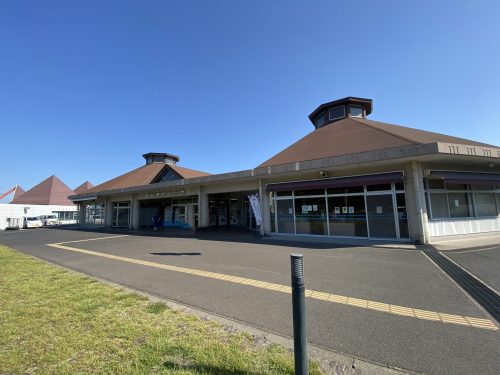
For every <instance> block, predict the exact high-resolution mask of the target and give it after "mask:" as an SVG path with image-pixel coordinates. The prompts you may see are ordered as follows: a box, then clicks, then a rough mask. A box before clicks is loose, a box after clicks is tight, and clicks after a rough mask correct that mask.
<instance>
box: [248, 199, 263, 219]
mask: <svg viewBox="0 0 500 375" xmlns="http://www.w3.org/2000/svg"><path fill="white" fill-rule="evenodd" d="M248 200H249V202H250V207H252V212H253V216H254V217H255V222H256V223H257V225H258V226H261V225H262V211H261V210H260V202H259V194H258V193H257V194H252V195H249V196H248Z"/></svg>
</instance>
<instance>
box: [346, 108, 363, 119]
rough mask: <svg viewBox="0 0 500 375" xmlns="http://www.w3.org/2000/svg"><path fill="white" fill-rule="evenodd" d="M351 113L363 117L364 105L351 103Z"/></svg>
mask: <svg viewBox="0 0 500 375" xmlns="http://www.w3.org/2000/svg"><path fill="white" fill-rule="evenodd" d="M349 113H350V114H351V116H354V117H363V107H359V106H357V105H351V106H350V107H349Z"/></svg>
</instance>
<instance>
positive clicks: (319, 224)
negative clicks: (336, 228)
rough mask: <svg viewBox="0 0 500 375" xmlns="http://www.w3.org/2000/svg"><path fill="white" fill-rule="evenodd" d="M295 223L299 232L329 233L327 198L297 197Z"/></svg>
mask: <svg viewBox="0 0 500 375" xmlns="http://www.w3.org/2000/svg"><path fill="white" fill-rule="evenodd" d="M295 225H296V229H297V234H319V235H325V234H327V233H328V231H327V228H326V203H325V198H324V197H322V198H299V199H295Z"/></svg>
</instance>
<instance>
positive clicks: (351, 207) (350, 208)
mask: <svg viewBox="0 0 500 375" xmlns="http://www.w3.org/2000/svg"><path fill="white" fill-rule="evenodd" d="M349 213H350V214H353V213H354V207H353V206H349Z"/></svg>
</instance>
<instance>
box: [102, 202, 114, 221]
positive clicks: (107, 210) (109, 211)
mask: <svg viewBox="0 0 500 375" xmlns="http://www.w3.org/2000/svg"><path fill="white" fill-rule="evenodd" d="M104 226H105V227H106V228H110V227H112V226H113V202H111V198H105V199H104Z"/></svg>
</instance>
